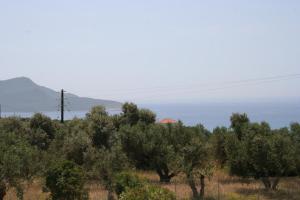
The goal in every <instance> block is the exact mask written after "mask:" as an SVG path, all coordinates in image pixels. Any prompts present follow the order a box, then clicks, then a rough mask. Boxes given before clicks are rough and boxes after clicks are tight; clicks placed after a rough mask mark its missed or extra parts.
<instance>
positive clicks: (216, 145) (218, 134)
mask: <svg viewBox="0 0 300 200" xmlns="http://www.w3.org/2000/svg"><path fill="white" fill-rule="evenodd" d="M227 136H228V129H227V128H226V127H217V128H215V129H214V130H213V134H212V136H211V143H212V145H213V149H214V151H213V153H214V157H215V159H216V161H217V162H218V164H219V165H220V166H221V167H222V168H223V167H224V166H225V164H226V161H227V154H226V149H225V148H226V147H225V145H226V137H227Z"/></svg>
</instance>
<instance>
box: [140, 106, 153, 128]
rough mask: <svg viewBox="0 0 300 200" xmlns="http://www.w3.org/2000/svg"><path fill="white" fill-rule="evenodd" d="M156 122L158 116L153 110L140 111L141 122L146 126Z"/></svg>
mask: <svg viewBox="0 0 300 200" xmlns="http://www.w3.org/2000/svg"><path fill="white" fill-rule="evenodd" d="M155 121H156V115H155V113H153V112H152V111H151V110H148V109H140V110H139V122H140V123H144V124H146V125H149V124H154V123H155Z"/></svg>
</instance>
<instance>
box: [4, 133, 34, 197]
mask: <svg viewBox="0 0 300 200" xmlns="http://www.w3.org/2000/svg"><path fill="white" fill-rule="evenodd" d="M36 159H37V152H36V150H35V149H33V148H32V147H31V146H30V145H29V144H28V142H27V141H26V140H25V139H23V138H21V137H19V136H17V135H16V134H14V133H10V132H2V131H1V132H0V200H2V199H3V198H4V196H5V194H6V191H7V190H8V189H9V188H10V187H14V188H16V191H17V196H18V198H19V199H23V189H22V188H23V187H22V183H23V182H24V181H28V180H31V179H32V177H33V176H34V175H35V174H36V172H37V169H38V168H37V166H38V165H37V163H38V160H36Z"/></svg>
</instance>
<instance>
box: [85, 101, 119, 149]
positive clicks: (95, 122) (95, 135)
mask: <svg viewBox="0 0 300 200" xmlns="http://www.w3.org/2000/svg"><path fill="white" fill-rule="evenodd" d="M86 118H87V121H88V132H89V134H90V136H91V138H92V142H93V144H94V145H95V146H96V147H97V148H101V147H105V148H109V147H110V146H111V140H112V137H113V134H114V130H115V128H114V124H113V121H112V119H111V117H110V116H109V115H108V113H107V112H106V111H105V108H104V107H102V106H96V107H93V108H92V110H91V112H90V113H88V114H87V117H86Z"/></svg>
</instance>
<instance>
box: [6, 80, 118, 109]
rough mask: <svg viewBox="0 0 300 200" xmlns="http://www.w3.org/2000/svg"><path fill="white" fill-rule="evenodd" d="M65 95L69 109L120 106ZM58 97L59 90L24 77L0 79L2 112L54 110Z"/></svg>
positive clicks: (57, 103) (115, 103)
mask: <svg viewBox="0 0 300 200" xmlns="http://www.w3.org/2000/svg"><path fill="white" fill-rule="evenodd" d="M65 97H66V98H65V99H66V100H65V102H66V106H67V109H69V110H71V111H87V110H89V109H90V108H91V107H93V106H96V105H102V106H105V107H106V108H107V109H110V108H116V109H119V108H120V107H121V106H122V104H121V103H120V102H116V101H110V100H101V99H92V98H86V97H79V96H77V95H74V94H70V93H66V94H65ZM59 98H60V93H59V92H56V91H54V90H52V89H49V88H47V87H43V86H39V85H37V84H36V83H34V82H33V81H32V80H31V79H29V78H26V77H18V78H13V79H9V80H3V81H0V104H1V105H2V111H3V112H42V111H56V110H57V109H58V107H59Z"/></svg>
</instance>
